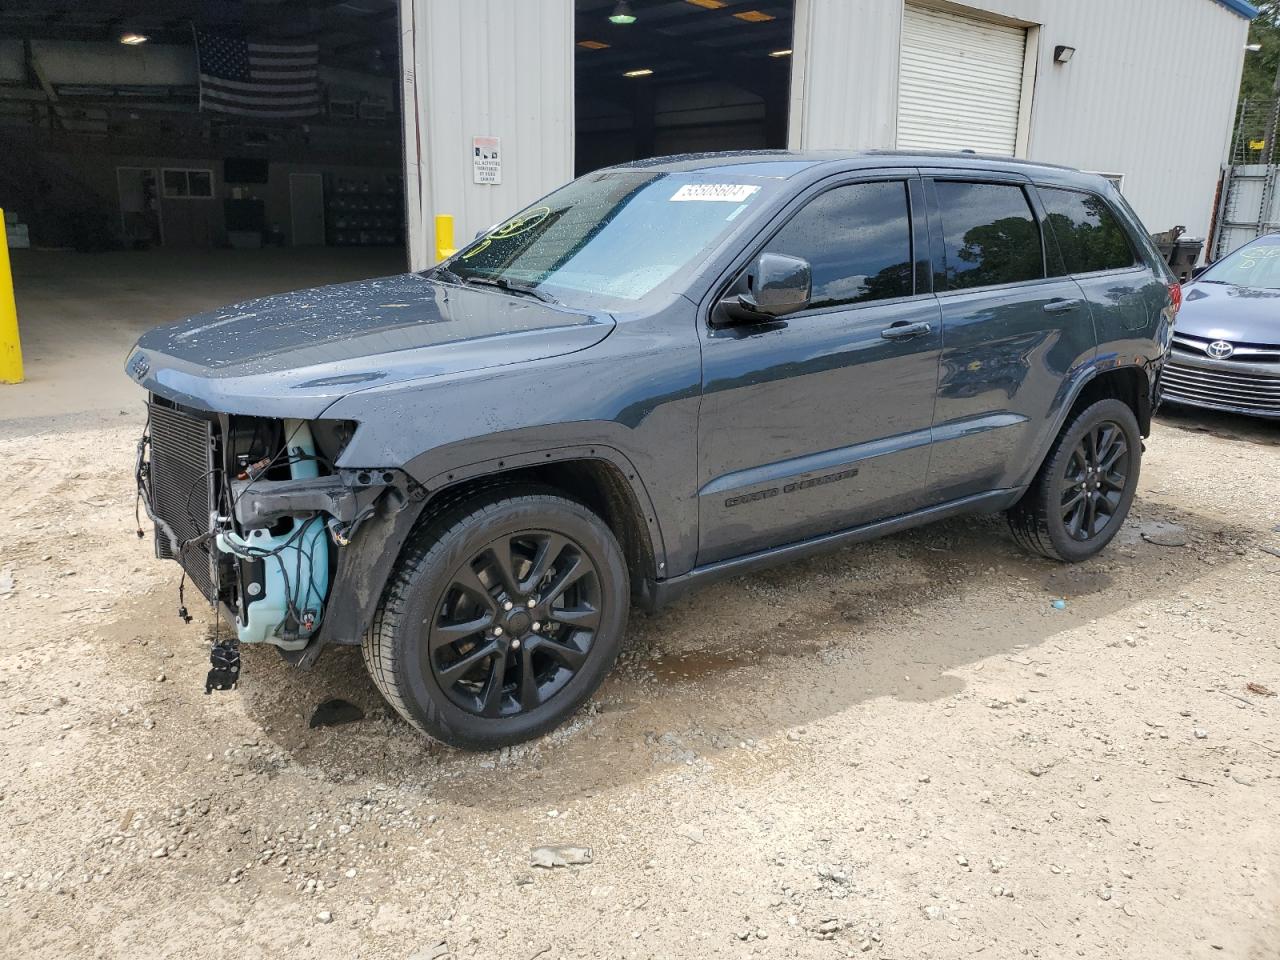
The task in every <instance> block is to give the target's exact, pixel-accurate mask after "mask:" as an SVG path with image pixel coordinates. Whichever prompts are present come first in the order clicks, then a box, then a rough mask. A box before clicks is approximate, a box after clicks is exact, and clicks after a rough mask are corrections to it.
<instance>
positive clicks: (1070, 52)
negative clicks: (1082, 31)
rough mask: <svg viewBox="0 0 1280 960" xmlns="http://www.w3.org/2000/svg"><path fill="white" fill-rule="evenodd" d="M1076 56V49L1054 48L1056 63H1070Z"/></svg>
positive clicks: (1054, 60)
mask: <svg viewBox="0 0 1280 960" xmlns="http://www.w3.org/2000/svg"><path fill="white" fill-rule="evenodd" d="M1075 55H1076V48H1075V47H1064V46H1056V47H1054V48H1053V62H1054V63H1070V62H1071V58H1072V57H1074V56H1075Z"/></svg>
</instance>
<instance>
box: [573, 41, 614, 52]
mask: <svg viewBox="0 0 1280 960" xmlns="http://www.w3.org/2000/svg"><path fill="white" fill-rule="evenodd" d="M578 46H580V47H582V49H584V50H608V49H609V45H608V44H607V43H602V42H601V41H599V40H579V41H578Z"/></svg>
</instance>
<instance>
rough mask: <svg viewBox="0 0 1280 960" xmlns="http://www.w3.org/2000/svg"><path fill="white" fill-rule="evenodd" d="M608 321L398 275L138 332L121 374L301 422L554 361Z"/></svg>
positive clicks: (189, 398) (594, 336) (181, 397)
mask: <svg viewBox="0 0 1280 960" xmlns="http://www.w3.org/2000/svg"><path fill="white" fill-rule="evenodd" d="M613 326H614V321H613V318H612V317H610V316H609V315H608V314H593V313H582V312H578V311H575V310H572V309H570V308H568V307H562V306H558V305H553V304H546V303H540V302H538V301H537V300H534V299H532V298H528V297H520V296H514V295H511V294H507V293H504V292H503V291H501V290H494V289H487V288H486V289H476V288H468V287H458V286H453V285H446V284H441V283H437V282H435V281H432V280H427V279H425V278H423V277H421V276H419V275H418V274H413V273H409V274H404V275H402V276H396V277H386V278H382V279H377V280H361V281H357V282H355V283H342V284H335V285H333V286H328V287H317V288H315V289H311V290H298V291H295V292H293V293H283V294H279V295H276V296H270V297H260V298H258V299H256V300H247V301H245V302H244V303H237V304H234V305H232V306H229V307H223V308H222V309H220V310H212V311H210V312H208V313H201V314H197V315H196V316H194V317H190V318H188V319H186V320H183V321H182V322H180V323H176V324H173V325H171V326H167V327H158V328H156V329H154V330H151V331H148V332H147V333H146V334H144V335H143V336H142V338H141V339H139V340H138V343H137V346H136V347H135V348H134V350H133V351H132V352H131V353H130V354H129V359H128V362H127V363H126V365H125V369H126V372H127V373H128V374H129V375H130V376H131V377H132V378H133V379H134V380H135V381H136V382H138V383H139V384H140V385H142V386H143V387H146V388H147V389H148V390H150V391H152V392H154V393H158V394H161V395H163V396H165V397H168V398H169V399H171V400H174V401H177V402H179V403H183V404H187V405H190V406H195V407H199V408H201V409H205V410H216V411H221V412H226V413H244V414H251V415H257V416H274V417H298V418H300V419H313V418H315V417H317V416H319V414H320V412H322V411H323V410H324V408H325V407H327V406H329V405H330V404H331V403H332V402H333V401H334V400H337V399H339V398H341V397H344V396H347V395H348V394H351V393H354V392H356V391H358V390H363V389H367V388H369V387H377V386H385V385H387V384H389V383H395V382H398V381H408V380H419V379H422V378H424V377H434V376H442V375H446V374H454V373H464V372H466V371H469V370H479V369H484V368H487V367H495V366H502V365H505V364H511V363H519V362H522V361H529V360H538V359H544V358H547V357H555V356H559V355H561V354H565V353H573V352H575V351H578V350H583V349H585V348H587V347H590V346H592V345H593V344H596V343H599V342H600V341H601V340H603V339H604V338H605V337H606V336H608V335H609V332H610V331H611V330H612V329H613Z"/></svg>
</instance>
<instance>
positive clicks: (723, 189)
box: [671, 183, 760, 203]
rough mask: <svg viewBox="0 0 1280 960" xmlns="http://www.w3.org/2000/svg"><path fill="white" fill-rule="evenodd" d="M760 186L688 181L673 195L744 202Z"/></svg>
mask: <svg viewBox="0 0 1280 960" xmlns="http://www.w3.org/2000/svg"><path fill="white" fill-rule="evenodd" d="M759 189H760V188H759V187H757V186H753V185H751V184H749V183H686V184H685V185H684V186H683V187H681V188H680V189H679V190H677V191H676V192H675V194H674V195H673V196H672V197H671V199H672V200H673V201H676V200H713V201H720V202H722V203H743V202H745V201H746V200H749V199H750V198H751V196H752V194H754V193H756V192H757V191H758V190H759Z"/></svg>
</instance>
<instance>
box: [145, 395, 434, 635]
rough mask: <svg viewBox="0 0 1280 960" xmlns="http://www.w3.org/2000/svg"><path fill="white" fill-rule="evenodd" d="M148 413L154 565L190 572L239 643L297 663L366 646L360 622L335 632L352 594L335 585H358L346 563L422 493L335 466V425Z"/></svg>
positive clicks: (400, 480) (154, 409)
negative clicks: (319, 653) (321, 651)
mask: <svg viewBox="0 0 1280 960" xmlns="http://www.w3.org/2000/svg"><path fill="white" fill-rule="evenodd" d="M148 412H149V416H148V421H147V428H146V431H145V433H144V435H143V437H142V439H141V441H140V442H139V447H138V464H137V479H138V492H139V497H140V500H141V502H142V503H143V504H145V506H146V510H147V513H148V515H149V516H150V517H151V519H152V521H153V522H154V523H155V532H156V553H157V555H158V556H161V557H166V558H170V559H174V560H177V561H178V562H179V563H180V564H181V566H182V567H183V570H184V576H183V581H182V583H183V584H185V583H186V581H187V580H190V582H191V583H193V584H194V585H195V586H196V587H197V588H198V589H199V590H200V592H201V593H202V594H203V595H204V597H205V598H206V599H207V600H208V601H209V602H210V603H212V604H214V605H215V606H216V607H217V608H219V609H221V610H222V611H223V612H224V613H225V614H226V615H227V616H228V617H229V618H230V619H232V620H233V622H234V624H235V627H236V633H237V636H238V638H239V641H240V642H242V643H267V644H272V645H274V646H276V647H278V648H279V649H280V650H281V651H282V652H284V653H286V654H291V655H293V657H294V658H296V657H298V656H299V655H301V654H303V653H305V652H306V651H311V650H312V648H315V647H318V646H319V644H320V643H322V642H347V643H351V642H358V641H359V633H357V632H355V630H354V629H353V626H352V625H353V622H359V618H357V620H356V621H353V620H352V618H351V617H350V616H344V617H338V618H336V619H337V621H338V625H337V627H336V628H335V629H334V630H330V629H327V625H328V622H329V621H330V619H333V618H332V616H331V615H332V612H333V611H332V607H333V604H332V598H333V596H334V595H335V593H336V594H337V595H338V596H340V597H341V596H347V595H349V594H350V593H351V589H350V588H349V587H348V586H346V585H343V584H340V583H339V582H338V581H339V580H340V579H341V578H343V577H347V576H349V572H348V571H349V570H350V563H349V562H348V561H347V559H346V558H344V557H343V554H344V552H349V551H351V550H352V549H354V548H353V546H352V543H353V539H355V538H356V537H357V534H358V533H359V532H360V531H361V529H362V528H363V527H364V525H365V524H366V523H370V522H374V521H383V520H385V518H386V517H388V516H394V515H396V514H398V513H399V512H400V511H402V510H403V508H404V506H405V505H406V504H407V503H408V502H410V500H412V499H414V498H415V497H417V496H420V494H419V493H418V491H419V488H418V487H417V484H416V482H415V481H414V480H413V479H412V478H411V477H409V476H408V475H407V474H406V473H404V471H402V470H400V469H399V468H386V469H344V468H338V467H336V466H334V461H336V460H337V459H338V457H339V455H340V453H341V448H342V447H343V446H345V442H346V440H349V437H350V429H348V430H347V432H346V434H345V437H344V435H343V434H342V431H341V430H338V431H335V429H334V427H333V424H331V423H330V424H321V423H320V422H317V421H311V422H308V421H301V420H266V419H262V418H251V417H237V416H230V415H223V414H208V413H205V412H203V411H199V410H193V409H190V408H183V407H180V406H178V405H176V404H173V403H171V402H169V401H166V400H163V399H162V398H158V397H155V396H153V397H152V399H151V402H150V404H149V408H148ZM181 590H182V587H180V593H181ZM180 606H181V601H180ZM180 612H181V613H182V614H183V615H184V616H186V611H185V606H182V609H181V610H180ZM363 615H364V613H363V611H362V616H363ZM351 634H354V635H351ZM311 659H314V653H313V654H312V656H311Z"/></svg>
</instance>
